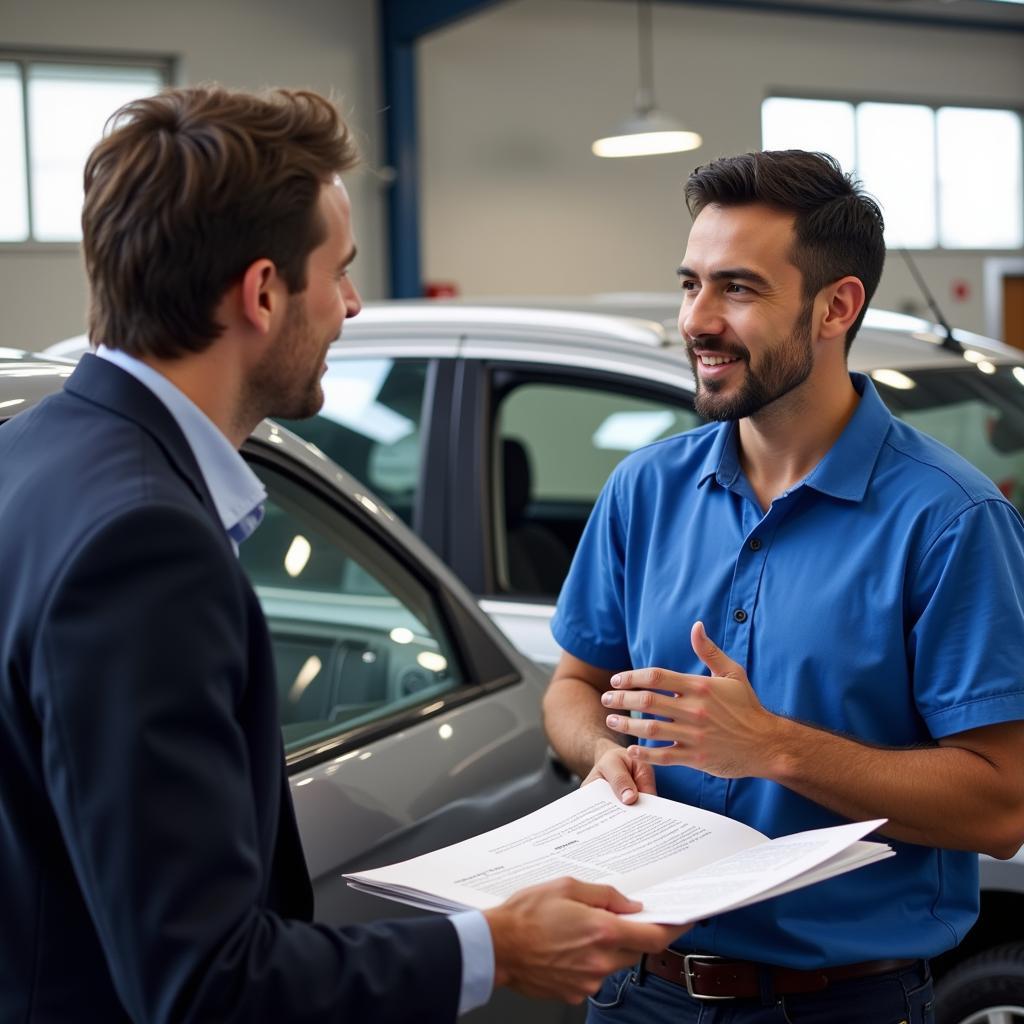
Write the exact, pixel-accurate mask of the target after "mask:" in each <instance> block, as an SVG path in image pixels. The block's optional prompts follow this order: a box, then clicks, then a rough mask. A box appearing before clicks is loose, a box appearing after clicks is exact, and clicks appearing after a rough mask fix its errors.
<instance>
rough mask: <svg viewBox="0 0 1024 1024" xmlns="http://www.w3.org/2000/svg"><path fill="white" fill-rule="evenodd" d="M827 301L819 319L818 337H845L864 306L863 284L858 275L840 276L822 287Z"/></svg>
mask: <svg viewBox="0 0 1024 1024" xmlns="http://www.w3.org/2000/svg"><path fill="white" fill-rule="evenodd" d="M821 295H822V297H823V298H824V299H825V300H826V302H827V303H828V304H827V305H826V307H825V311H824V316H822V318H821V320H820V321H819V329H818V337H820V338H825V339H828V340H831V339H833V338H845V337H846V334H847V332H848V331H849V329H850V328H851V327H852V326H853V322H854V320H856V319H857V317H858V316H859V315H860V311H861V310H862V309H863V308H864V299H865V295H864V284H863V282H862V281H861V279H860V278H859V277H842V278H840V279H839V280H838V281H834V282H833V283H832V284H830V285H828V286H827V287H826V288H824V289H822V292H821Z"/></svg>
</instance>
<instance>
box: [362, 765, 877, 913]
mask: <svg viewBox="0 0 1024 1024" xmlns="http://www.w3.org/2000/svg"><path fill="white" fill-rule="evenodd" d="M884 824H885V819H880V820H877V821H862V822H854V823H851V824H846V825H836V826H833V827H831V828H822V829H814V830H811V831H808V832H799V833H797V834H795V835H789V836H782V837H780V838H777V839H769V838H768V837H767V836H764V835H762V834H761V833H760V832H758V831H757V830H756V829H753V828H750V827H749V826H748V825H744V824H741V823H740V822H738V821H733V820H732V819H731V818H726V817H724V816H722V815H720V814H715V813H714V812H712V811H705V810H701V809H700V808H699V807H690V806H689V805H687V804H681V803H677V802H676V801H674V800H666V799H663V798H662V797H657V796H649V795H647V794H641V795H640V797H639V799H638V800H637V802H636V803H634V804H628V805H627V804H623V803H621V802H620V801H619V800H617V799H616V798H615V796H614V794H613V793H612V791H611V788H610V787H609V786H608V783H607V782H605V781H604V780H603V779H601V780H598V781H596V782H592V783H590V785H587V786H583V787H582V788H581V789H578V790H576V791H575V792H574V793H570V794H569V795H568V796H565V797H562V798H561V799H560V800H556V801H555V802H554V803H552V804H548V805H547V806H546V807H542V808H540V810H537V811H534V812H533V813H532V814H527V815H526V816H525V817H523V818H519V819H518V820H517V821H513V822H510V823H509V824H507V825H503V826H502V827H501V828H496V829H493V830H492V831H490V832H485V833H483V834H482V835H479V836H474V837H473V838H472V839H467V840H465V841H463V842H461V843H456V844H455V845H453V846H447V847H445V848H444V849H442V850H436V851H434V852H433V853H428V854H424V855H423V856H422V857H415V858H413V859H412V860H407V861H402V862H401V863H399V864H391V865H389V866H387V867H382V868H377V869H375V870H372V871H360V872H356V873H354V874H348V875H346V876H345V877H346V878H347V879H348V881H349V885H351V886H353V887H354V888H357V889H361V890H363V891H365V892H371V893H374V894H375V895H377V896H383V897H386V898H387V899H392V900H398V901H399V902H401V903H409V904H411V905H412V906H415V907H420V908H421V909H425V910H436V911H441V912H446V913H451V912H453V911H457V910H466V909H469V908H475V909H478V910H486V909H488V908H489V907H494V906H497V905H498V904H499V903H501V902H503V901H504V900H505V898H506V897H508V896H510V895H512V893H514V892H516V891H517V890H519V889H523V888H525V887H526V886H529V885H535V884H537V883H538V882H547V881H550V880H551V879H553V878H560V877H562V876H564V875H571V876H572V877H573V878H578V879H580V880H581V881H584V882H600V883H602V884H606V885H612V886H614V887H615V888H616V889H618V890H619V891H620V892H622V893H625V894H626V895H627V896H630V897H632V898H634V899H637V900H640V901H641V902H642V903H643V905H644V909H643V910H642V911H640V912H639V913H637V914H631V915H628V916H630V917H632V918H634V919H635V920H638V921H658V922H661V923H663V924H688V923H690V922H691V921H698V920H701V919H702V918H705V917H710V916H712V915H714V914H721V913H723V912H724V911H727V910H735V909H736V908H738V907H743V906H746V905H747V904H750V903H757V902H759V901H761V900H766V899H770V898H771V897H772V896H779V895H781V894H782V893H785V892H790V891H792V890H793V889H800V888H803V887H804V886H806V885H811V884H813V883H814V882H820V881H824V880H825V879H827V878H832V877H834V876H835V875H840V874H843V873H844V872H846V871H852V870H854V869H855V868H860V867H864V866H865V865H868V864H873V863H874V862H875V861H878V860H882V859H883V858H885V857H891V856H893V851H892V850H891V849H890V847H889V846H887V845H886V844H885V843H879V842H865V841H863V837H864V836H866V835H868V834H869V833H871V832H874V831H876V830H877V829H878V828H879V827H880V826H882V825H884Z"/></svg>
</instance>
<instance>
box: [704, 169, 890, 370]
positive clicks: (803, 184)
mask: <svg viewBox="0 0 1024 1024" xmlns="http://www.w3.org/2000/svg"><path fill="white" fill-rule="evenodd" d="M751 203H763V204H764V205H765V206H771V207H774V208H775V209H776V210H781V211H783V212H784V213H791V214H793V216H794V225H793V231H794V236H795V237H794V240H793V249H792V252H791V253H790V260H791V262H792V263H793V265H794V266H795V267H796V268H797V269H798V270H799V271H800V273H801V274H802V275H803V295H804V299H805V301H807V302H810V301H811V300H812V299H813V298H814V297H815V295H817V294H818V292H819V291H821V289H822V288H824V287H825V285H827V284H831V283H832V282H833V281H838V280H839V279H840V278H841V277H847V276H850V277H858V278H860V281H861V284H863V285H864V292H865V298H864V308H863V309H862V310H861V311H860V314H859V315H858V317H857V319H856V320H855V321H854V322H853V324H851V325H850V329H849V330H848V331H847V332H846V351H847V352H849V351H850V345H851V344H852V343H853V339H854V337H855V336H856V334H857V331H858V330H860V325H861V324H862V323H863V321H864V314H865V313H866V312H867V309H868V303H869V302H870V301H871V298H872V296H873V295H874V294H875V289H876V288H877V287H878V282H879V280H880V279H881V277H882V267H883V266H884V264H885V239H884V237H883V231H884V229H885V224H884V222H883V220H882V211H881V209H879V206H878V203H876V202H875V200H874V199H872V197H871V196H869V195H868V194H867V193H866V192H865V191H864V189H863V188H862V187H861V185H860V182H858V181H856V180H855V179H854V178H852V177H850V176H849V175H847V174H844V173H843V170H842V168H841V167H840V166H839V162H838V161H837V160H836V159H835V157H832V156H829V155H828V154H827V153H811V152H805V151H804V150H802V149H780V150H767V151H765V152H762V153H744V154H743V155H742V156H731V157H723V158H721V159H719V160H715V161H714V162H713V163H710V164H705V165H704V166H703V167H698V168H697V169H696V170H695V171H694V172H693V173H692V174H691V175H690V177H689V180H688V181H687V182H686V205H687V207H688V209H689V211H690V214H691V216H693V217H696V216H697V214H699V213H700V211H701V210H703V209H704V207H705V206H711V205H716V206H746V205H748V204H751Z"/></svg>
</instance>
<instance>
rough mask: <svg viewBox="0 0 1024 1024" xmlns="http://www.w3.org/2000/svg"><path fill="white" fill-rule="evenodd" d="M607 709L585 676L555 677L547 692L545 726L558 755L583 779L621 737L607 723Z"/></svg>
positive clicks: (618, 743)
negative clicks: (599, 758)
mask: <svg viewBox="0 0 1024 1024" xmlns="http://www.w3.org/2000/svg"><path fill="white" fill-rule="evenodd" d="M605 717H606V712H605V709H604V708H603V707H602V706H601V696H600V694H599V693H598V691H597V690H595V689H594V687H593V686H591V685H590V684H589V683H586V682H584V681H583V680H582V679H576V678H573V677H566V676H563V677H556V678H555V679H553V680H552V681H551V685H550V686H549V687H548V690H547V693H546V694H545V695H544V727H545V729H546V730H547V735H548V740H549V741H550V742H551V746H552V747H553V748H554V750H555V752H556V753H557V754H558V756H559V757H560V758H561V759H562V760H563V761H564V762H565V764H566V765H567V766H568V767H569V768H570V769H571V770H572V771H574V772H575V773H576V774H577V775H579V776H580V777H581V778H585V777H586V775H587V774H588V773H589V772H590V769H591V768H593V767H594V762H595V761H597V759H598V757H599V756H600V755H601V754H602V753H603V752H604V751H605V750H607V749H609V748H610V747H618V746H622V745H623V743H624V740H625V739H627V738H628V737H620V736H619V735H618V734H617V733H614V732H612V731H611V730H610V729H609V728H608V727H607V725H605Z"/></svg>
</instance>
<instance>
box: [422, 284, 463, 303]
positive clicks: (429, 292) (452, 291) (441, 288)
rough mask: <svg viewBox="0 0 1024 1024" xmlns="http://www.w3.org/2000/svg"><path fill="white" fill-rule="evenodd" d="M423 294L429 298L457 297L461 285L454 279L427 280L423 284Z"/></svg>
mask: <svg viewBox="0 0 1024 1024" xmlns="http://www.w3.org/2000/svg"><path fill="white" fill-rule="evenodd" d="M423 296H424V298H427V299H456V298H458V296H459V286H458V285H457V284H456V283H455V282H454V281H427V283H426V284H425V285H424V286H423Z"/></svg>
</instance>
